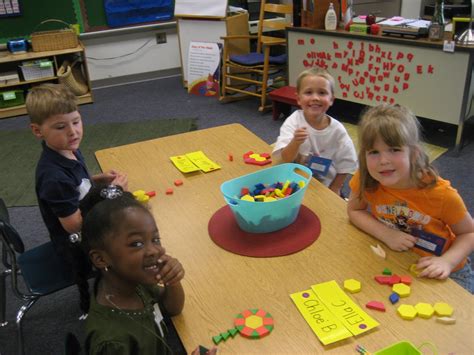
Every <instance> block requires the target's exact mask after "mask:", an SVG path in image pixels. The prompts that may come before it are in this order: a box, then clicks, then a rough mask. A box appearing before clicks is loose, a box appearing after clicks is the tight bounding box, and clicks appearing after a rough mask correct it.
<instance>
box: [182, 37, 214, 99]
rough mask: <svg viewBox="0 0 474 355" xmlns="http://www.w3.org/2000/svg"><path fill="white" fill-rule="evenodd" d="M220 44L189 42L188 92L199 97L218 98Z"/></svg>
mask: <svg viewBox="0 0 474 355" xmlns="http://www.w3.org/2000/svg"><path fill="white" fill-rule="evenodd" d="M220 52H221V44H220V43H212V42H190V43H189V54H188V92H189V93H191V94H194V95H199V96H215V97H218V96H219V73H220V72H219V65H220V59H221V53H220Z"/></svg>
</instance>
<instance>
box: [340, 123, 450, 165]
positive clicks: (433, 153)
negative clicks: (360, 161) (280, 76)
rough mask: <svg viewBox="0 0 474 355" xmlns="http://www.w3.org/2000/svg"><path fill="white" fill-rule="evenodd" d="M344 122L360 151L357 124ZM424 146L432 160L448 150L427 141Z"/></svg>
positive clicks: (357, 149)
mask: <svg viewBox="0 0 474 355" xmlns="http://www.w3.org/2000/svg"><path fill="white" fill-rule="evenodd" d="M342 124H343V125H344V127H346V130H347V133H349V136H350V137H351V138H352V141H353V142H354V145H355V148H356V151H359V145H358V138H357V126H356V125H353V124H351V123H347V122H342ZM423 148H424V150H425V152H426V154H428V157H429V159H430V162H432V161H434V160H435V159H436V158H439V157H440V156H441V155H442V154H443V153H445V152H447V151H448V149H447V148H443V147H440V146H437V145H433V144H429V143H425V142H424V143H423Z"/></svg>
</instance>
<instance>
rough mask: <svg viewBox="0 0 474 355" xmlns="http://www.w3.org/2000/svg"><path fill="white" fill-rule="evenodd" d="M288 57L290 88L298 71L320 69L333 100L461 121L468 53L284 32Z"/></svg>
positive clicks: (456, 121) (467, 73) (467, 72)
mask: <svg viewBox="0 0 474 355" xmlns="http://www.w3.org/2000/svg"><path fill="white" fill-rule="evenodd" d="M288 53H289V58H288V71H289V82H290V85H293V86H295V85H296V78H297V77H298V74H299V73H300V72H301V71H303V70H305V69H309V68H311V67H321V68H324V69H327V70H328V71H329V72H330V73H331V74H332V76H333V77H334V79H335V81H336V92H335V96H336V98H339V99H344V100H348V101H352V102H357V103H360V104H364V105H369V106H375V105H377V104H379V103H382V102H388V103H397V104H401V105H405V106H407V107H409V108H410V109H411V110H413V112H414V113H415V114H416V115H417V116H421V117H426V118H431V119H434V120H437V121H441V122H447V123H452V124H456V125H458V124H459V123H460V120H462V119H464V112H463V111H464V110H465V107H464V108H463V97H464V94H465V84H466V80H467V78H470V77H471V71H472V68H470V67H469V52H465V51H456V52H455V53H447V52H443V51H442V48H441V46H439V47H436V48H429V47H422V46H416V45H413V44H412V45H409V44H407V45H404V44H403V42H402V41H400V43H388V42H384V41H383V38H381V39H380V40H376V41H374V40H369V39H367V40H365V39H360V38H356V37H350V36H347V37H344V36H335V35H331V34H330V32H324V34H323V35H321V34H319V33H310V32H297V31H293V30H289V31H288ZM471 86H472V83H471ZM468 89H469V88H468Z"/></svg>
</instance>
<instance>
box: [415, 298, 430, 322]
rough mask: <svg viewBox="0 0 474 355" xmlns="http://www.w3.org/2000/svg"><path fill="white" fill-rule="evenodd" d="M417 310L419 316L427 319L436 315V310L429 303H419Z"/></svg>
mask: <svg viewBox="0 0 474 355" xmlns="http://www.w3.org/2000/svg"><path fill="white" fill-rule="evenodd" d="M415 309H416V311H417V312H418V316H419V317H421V318H425V319H429V318H431V316H432V315H433V313H434V309H433V307H432V306H431V305H430V304H429V303H423V302H420V303H417V304H416V306H415Z"/></svg>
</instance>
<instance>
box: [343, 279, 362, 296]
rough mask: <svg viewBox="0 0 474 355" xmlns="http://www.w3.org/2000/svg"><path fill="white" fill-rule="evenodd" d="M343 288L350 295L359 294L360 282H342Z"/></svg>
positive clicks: (349, 280)
mask: <svg viewBox="0 0 474 355" xmlns="http://www.w3.org/2000/svg"><path fill="white" fill-rule="evenodd" d="M344 288H345V289H346V290H347V291H349V292H350V293H357V292H360V289H361V284H360V281H357V280H354V279H348V280H345V281H344Z"/></svg>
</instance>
